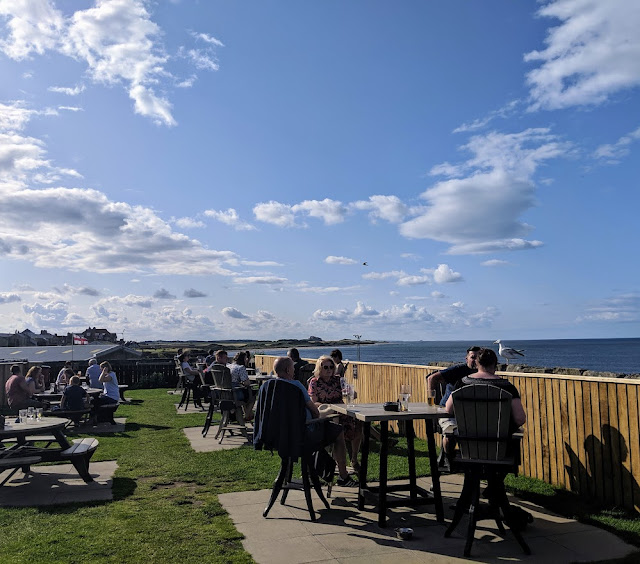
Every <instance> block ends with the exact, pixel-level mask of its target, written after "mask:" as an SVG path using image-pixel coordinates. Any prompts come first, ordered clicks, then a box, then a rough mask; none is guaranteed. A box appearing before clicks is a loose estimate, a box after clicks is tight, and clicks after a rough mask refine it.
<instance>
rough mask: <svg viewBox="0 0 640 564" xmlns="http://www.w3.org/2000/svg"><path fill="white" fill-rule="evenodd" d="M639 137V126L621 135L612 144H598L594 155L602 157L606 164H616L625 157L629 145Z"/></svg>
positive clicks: (629, 150)
mask: <svg viewBox="0 0 640 564" xmlns="http://www.w3.org/2000/svg"><path fill="white" fill-rule="evenodd" d="M638 139H640V127H638V128H636V129H634V130H633V131H631V132H630V133H627V134H626V135H623V136H622V137H620V139H618V140H617V141H616V142H615V143H613V144H604V145H600V146H599V147H598V148H597V149H596V150H595V152H594V154H593V155H594V157H595V158H597V159H602V160H603V161H605V162H607V163H608V164H617V163H618V162H620V159H622V158H623V157H626V156H627V155H628V154H629V153H630V152H631V148H630V145H631V144H632V143H633V142H635V141H637V140H638Z"/></svg>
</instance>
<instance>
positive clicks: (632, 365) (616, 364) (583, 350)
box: [256, 339, 640, 374]
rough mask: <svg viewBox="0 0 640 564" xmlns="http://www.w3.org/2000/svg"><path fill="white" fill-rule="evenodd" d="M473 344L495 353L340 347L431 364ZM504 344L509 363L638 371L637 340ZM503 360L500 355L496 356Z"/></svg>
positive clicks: (433, 344) (462, 344) (399, 345)
mask: <svg viewBox="0 0 640 564" xmlns="http://www.w3.org/2000/svg"><path fill="white" fill-rule="evenodd" d="M472 345H478V346H481V347H490V348H493V350H495V351H496V354H497V353H498V345H494V344H493V342H492V341H490V342H487V341H389V342H382V343H376V344H372V345H360V346H359V347H358V346H357V345H353V346H344V347H340V350H341V352H342V356H343V358H344V359H348V360H351V361H355V360H361V361H362V362H390V363H396V364H423V365H427V364H431V363H435V362H445V361H448V362H464V357H465V355H466V350H467V348H468V347H470V346H472ZM503 345H505V346H509V347H512V348H515V349H522V350H523V351H524V357H522V359H521V360H519V361H512V364H514V363H515V364H525V365H527V366H535V367H547V368H556V367H558V368H580V369H583V370H595V371H598V372H614V373H618V374H638V373H640V339H548V340H536V341H505V340H503ZM332 348H333V347H304V348H300V349H299V350H300V355H301V356H302V357H303V358H318V357H319V356H320V355H323V354H329V353H330V352H331V350H332ZM256 352H262V353H264V354H269V355H276V356H281V355H285V354H286V353H287V349H265V350H263V351H256ZM498 359H499V360H500V361H502V362H505V361H504V359H503V358H501V357H498Z"/></svg>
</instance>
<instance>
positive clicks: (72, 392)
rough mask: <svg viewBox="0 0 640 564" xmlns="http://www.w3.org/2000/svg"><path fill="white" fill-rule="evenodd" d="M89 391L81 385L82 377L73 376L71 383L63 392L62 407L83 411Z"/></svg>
mask: <svg viewBox="0 0 640 564" xmlns="http://www.w3.org/2000/svg"><path fill="white" fill-rule="evenodd" d="M86 395H87V392H86V391H85V390H84V388H82V386H80V378H78V376H73V377H72V378H71V381H70V385H69V386H67V387H66V388H65V389H64V392H62V402H61V403H60V407H61V408H62V409H66V410H69V411H81V410H83V409H84V408H85V403H84V398H85V397H86Z"/></svg>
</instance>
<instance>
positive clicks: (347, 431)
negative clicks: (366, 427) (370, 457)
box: [309, 355, 362, 472]
mask: <svg viewBox="0 0 640 564" xmlns="http://www.w3.org/2000/svg"><path fill="white" fill-rule="evenodd" d="M309 396H310V397H311V401H313V403H315V404H316V405H321V404H323V403H343V401H342V386H341V383H340V376H338V374H336V364H335V362H334V361H333V359H332V358H331V357H330V356H326V355H324V356H321V357H320V358H319V359H318V361H317V362H316V368H315V370H314V371H313V378H311V379H310V380H309ZM339 422H340V425H342V428H343V430H344V439H345V441H346V442H348V443H349V445H350V446H351V466H352V467H353V469H354V470H355V471H356V472H359V471H360V464H358V452H359V451H360V443H361V442H362V427H361V425H360V424H359V423H358V422H356V420H355V419H352V418H351V417H349V416H348V415H340V417H339ZM345 458H346V455H345Z"/></svg>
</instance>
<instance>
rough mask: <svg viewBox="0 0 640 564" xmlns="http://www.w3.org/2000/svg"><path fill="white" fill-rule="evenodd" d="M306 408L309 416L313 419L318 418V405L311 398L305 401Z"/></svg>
mask: <svg viewBox="0 0 640 564" xmlns="http://www.w3.org/2000/svg"><path fill="white" fill-rule="evenodd" d="M307 409H308V410H309V411H310V412H311V417H313V418H314V419H320V412H319V411H318V407H317V406H316V404H315V403H313V401H312V400H309V401H308V402H307Z"/></svg>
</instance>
